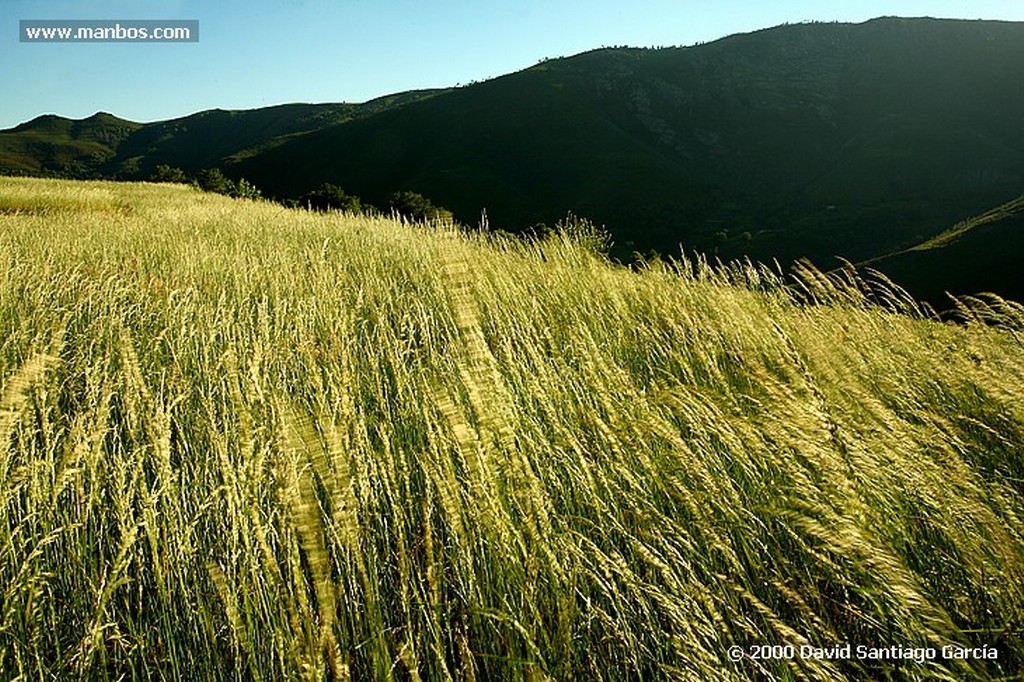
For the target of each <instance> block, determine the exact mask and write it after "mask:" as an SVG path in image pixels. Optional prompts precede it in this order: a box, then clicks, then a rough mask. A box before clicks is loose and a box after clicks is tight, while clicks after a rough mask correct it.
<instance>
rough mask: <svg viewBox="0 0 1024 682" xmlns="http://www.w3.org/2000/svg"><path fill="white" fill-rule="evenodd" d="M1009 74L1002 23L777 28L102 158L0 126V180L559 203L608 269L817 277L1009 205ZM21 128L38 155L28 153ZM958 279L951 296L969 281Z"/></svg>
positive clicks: (285, 115) (519, 214) (1013, 127)
mask: <svg viewBox="0 0 1024 682" xmlns="http://www.w3.org/2000/svg"><path fill="white" fill-rule="evenodd" d="M1021 82H1024V24H1021V23H1008V22H994V21H959V20H935V19H899V18H882V19H876V20H872V21H869V22H865V23H863V24H855V25H854V24H802V25H787V26H780V27H776V28H772V29H766V30H763V31H758V32H754V33H750V34H743V35H735V36H731V37H728V38H724V39H722V40H719V41H716V42H713V43H708V44H703V45H697V46H693V47H680V48H667V49H657V50H654V49H633V48H608V49H600V50H595V51H592V52H587V53H584V54H580V55H576V56H573V57H568V58H562V59H552V60H548V61H545V62H543V63H540V64H537V65H536V66H534V67H531V68H528V69H525V70H523V71H520V72H517V73H513V74H509V75H507V76H503V77H500V78H495V79H493V80H490V81H486V82H483V83H477V84H474V85H470V86H467V87H461V88H456V89H450V90H442V91H429V92H424V93H406V94H403V95H399V96H394V97H391V98H382V99H381V100H378V101H375V102H372V103H367V104H364V105H316V106H313V105H288V106H283V107H273V108H270V109H261V110H255V111H251V112H224V111H213V112H204V113H202V114H197V115H195V116H192V117H187V118H185V119H179V120H176V121H170V122H162V123H154V124H147V125H144V126H141V127H139V128H138V129H137V130H135V131H134V132H132V133H131V134H129V135H127V136H124V137H123V138H118V140H119V141H117V143H116V144H114V145H113V146H110V145H107V146H104V144H99V143H92V142H88V143H87V142H86V141H84V140H75V141H72V139H71V137H70V133H68V134H65V133H62V132H60V131H62V130H65V129H70V127H71V126H72V125H76V124H74V123H73V122H69V121H55V120H53V119H52V117H50V118H47V119H46V120H41V119H37V120H36V121H34V122H31V123H30V124H26V125H25V126H19V128H18V129H15V130H12V131H5V132H0V170H2V169H6V170H8V171H19V172H44V171H45V172H57V171H60V170H61V169H62V168H66V167H67V168H71V169H72V170H74V171H75V172H74V173H72V175H76V176H82V175H89V174H90V173H92V174H97V175H102V176H107V177H121V178H145V177H147V176H148V174H149V173H150V172H151V170H152V168H154V167H155V166H156V165H157V164H158V163H168V164H170V165H174V166H181V167H183V168H185V169H186V170H187V171H190V172H195V171H197V170H199V169H200V168H202V167H208V166H213V165H217V166H221V167H224V168H225V170H226V172H227V173H228V175H230V176H232V177H234V178H236V179H237V178H238V177H245V178H247V179H248V180H250V181H253V182H255V184H256V185H257V186H258V187H260V188H261V189H262V190H263V191H264V193H265V194H266V195H268V196H275V197H278V198H289V197H291V198H294V197H297V196H299V195H301V194H303V193H305V192H308V191H309V190H311V189H313V188H314V187H316V186H318V185H320V184H321V183H323V182H331V183H333V184H335V185H338V186H340V187H342V188H344V189H345V190H346V191H348V192H350V193H354V194H357V195H359V196H361V197H363V198H364V199H365V200H367V201H369V202H370V203H374V204H377V205H382V204H383V203H384V199H385V197H387V196H388V195H389V194H391V193H392V192H394V191H396V190H412V191H417V192H420V193H422V194H425V195H426V196H428V197H430V198H431V199H432V200H433V201H434V202H435V203H437V204H438V205H441V206H444V207H447V208H450V209H451V210H453V211H454V213H455V215H456V217H457V218H458V219H459V220H460V221H462V222H464V223H466V224H470V225H475V224H477V222H478V220H479V218H480V215H481V211H482V210H483V209H486V211H487V213H488V216H489V220H490V224H491V225H492V226H494V227H497V228H502V229H506V230H511V231H517V230H520V229H524V228H527V227H529V226H531V225H534V224H536V223H546V224H547V225H552V224H554V223H555V222H556V221H557V220H559V219H561V218H563V217H564V216H565V215H566V213H567V212H570V211H571V212H573V213H575V214H577V215H581V216H584V217H587V218H589V219H591V220H593V221H594V222H596V223H598V224H601V225H604V226H605V227H607V229H608V230H609V231H610V232H611V233H612V234H613V236H614V240H615V242H616V250H615V255H616V256H617V257H619V258H621V259H623V260H626V259H628V258H629V257H630V255H631V254H632V252H634V251H638V252H647V251H648V250H650V249H656V250H659V251H662V252H668V253H675V254H678V252H679V247H680V244H682V245H683V247H684V248H686V249H688V250H693V249H697V250H700V251H703V252H706V253H710V254H712V255H715V256H718V257H720V258H723V259H726V260H728V259H733V258H742V257H751V258H754V259H757V260H761V261H763V262H770V261H771V260H772V259H778V260H779V261H780V262H781V263H783V264H786V263H789V262H791V261H793V260H795V259H798V258H803V257H806V258H810V259H811V260H813V261H815V262H817V263H819V264H820V265H821V266H822V267H831V266H832V265H833V264H834V260H833V257H834V256H841V257H843V258H845V259H847V260H850V261H862V260H867V259H871V258H877V257H879V256H882V255H886V254H892V253H895V252H899V251H902V250H905V249H907V248H909V247H911V246H913V245H915V244H919V243H922V242H924V241H926V240H928V239H929V238H931V237H933V236H935V235H936V234H939V233H941V232H943V231H945V230H947V229H949V228H950V227H951V226H952V225H953V224H955V223H956V222H957V221H959V220H962V219H963V217H964V216H969V215H977V214H978V213H980V212H982V211H984V210H986V209H987V208H989V207H991V206H994V205H998V204H1000V203H1003V202H1005V201H1007V200H1008V199H1010V198H1012V197H1014V196H1017V195H1019V194H1020V192H1021V188H1022V187H1024V141H1022V138H1021V136H1020V131H1021V130H1022V129H1024V89H1022V88H1021V87H1020V83H1021ZM54 126H57V130H55V131H49V128H53V127H54ZM42 127H48V128H47V130H48V131H49V132H46V133H45V137H47V138H48V139H50V140H51V142H49V143H47V144H49V145H50V146H40V145H38V144H36V143H34V142H32V140H34V139H37V138H38V137H39V136H40V135H41V134H42V133H40V132H39V130H37V128H42ZM62 135H63V137H61V136H62ZM65 138H66V139H65ZM59 139H63V140H64V142H61V143H58V140H59ZM4 150H6V151H4ZM68 164H70V165H68ZM1020 255H1021V256H1024V254H1020ZM960 270H961V271H962V272H961V274H963V275H964V277H965V279H964V286H965V287H966V288H965V290H964V293H967V292H973V291H977V290H979V289H980V288H984V287H987V286H988V284H987V282H982V281H981V280H979V281H978V282H977V283H975V282H974V281H973V280H972V279H971V277H972V275H973V272H974V271H973V270H968V269H967V268H961V269H960ZM983 284H984V287H983ZM996 284H997V285H998V286H996V287H995V288H996V289H997V290H998V291H1003V292H1008V291H1010V290H1011V289H1012V288H1013V286H1012V283H1011V282H1008V281H1003V280H1000V281H999V282H997V283H996Z"/></svg>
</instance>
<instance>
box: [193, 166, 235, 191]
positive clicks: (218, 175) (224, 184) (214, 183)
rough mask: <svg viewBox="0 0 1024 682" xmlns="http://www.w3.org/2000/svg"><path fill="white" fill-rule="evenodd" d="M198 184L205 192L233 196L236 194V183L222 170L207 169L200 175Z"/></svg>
mask: <svg viewBox="0 0 1024 682" xmlns="http://www.w3.org/2000/svg"><path fill="white" fill-rule="evenodd" d="M196 184H197V185H199V189H201V190H203V191H204V192H216V193H217V194H232V193H233V192H235V190H236V188H235V183H234V182H232V181H231V179H230V178H228V177H227V176H226V175H224V172H223V171H221V169H220V168H207V169H205V170H203V171H201V172H200V173H199V177H197V178H196Z"/></svg>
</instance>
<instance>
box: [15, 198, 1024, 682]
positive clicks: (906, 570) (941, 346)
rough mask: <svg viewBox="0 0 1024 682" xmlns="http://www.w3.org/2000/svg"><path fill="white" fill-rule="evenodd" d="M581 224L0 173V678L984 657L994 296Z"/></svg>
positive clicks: (970, 676) (732, 671)
mask: <svg viewBox="0 0 1024 682" xmlns="http://www.w3.org/2000/svg"><path fill="white" fill-rule="evenodd" d="M112 218H113V219H112ZM587 236H588V231H587V227H586V226H585V225H581V224H575V225H566V226H563V230H562V231H561V232H558V233H555V234H553V235H550V236H548V237H547V238H546V239H543V240H535V241H521V240H511V239H502V238H497V237H495V236H493V235H486V234H481V233H467V232H464V231H460V230H458V229H456V228H455V227H453V226H452V225H444V224H435V225H430V226H425V225H408V224H402V223H398V222H394V221H390V220H385V219H380V218H370V217H366V216H353V215H344V214H338V213H333V214H331V213H328V214H324V213H314V212H306V211H302V210H290V209H286V208H283V207H281V206H279V205H275V204H272V203H269V202H249V201H242V200H231V199H228V198H226V197H223V196H219V195H211V194H203V193H200V192H196V191H193V190H191V189H189V188H188V187H184V186H180V185H156V184H142V183H137V184H128V183H110V182H89V183H83V182H77V183H75V182H68V181H53V180H37V179H11V178H0V329H2V330H4V332H3V334H2V336H0V338H2V343H0V585H2V586H3V591H2V595H3V596H2V602H0V604H2V607H3V608H2V615H0V670H2V671H3V672H4V676H5V677H8V678H12V679H78V680H110V679H164V680H188V681H189V682H195V681H196V680H239V679H254V680H258V679H265V680H289V681H290V680H296V681H298V680H322V679H332V680H371V679H380V680H392V679H418V680H427V681H433V680H438V681H441V680H451V679H477V680H526V679H541V680H543V679H553V680H638V679H642V680H652V681H660V680H695V681H696V680H701V681H703V680H720V681H722V682H741V681H742V682H745V681H748V680H780V679H804V680H815V681H818V680H823V681H825V680H828V681H837V682H841V681H843V680H866V679H877V680H893V681H896V682H901V681H908V682H910V681H914V682H916V681H924V680H936V679H940V680H957V681H958V682H959V681H968V682H970V681H974V680H979V681H982V680H1003V679H1015V678H1018V677H1019V676H1020V674H1021V673H1022V671H1024V640H1022V638H1021V637H1020V633H1021V631H1022V627H1024V461H1022V459H1021V446H1022V444H1024V353H1021V337H1020V333H1019V332H1020V329H1021V328H1024V313H1022V312H1021V311H1020V310H1018V311H1017V313H1015V316H1013V317H1012V318H1011V319H1008V320H1007V322H1008V323H1009V325H1010V326H1005V327H999V326H989V325H984V324H967V325H953V324H944V323H941V322H937V321H935V320H931V319H927V318H924V317H922V316H920V315H919V314H916V313H915V311H914V309H913V308H912V307H908V308H902V309H901V308H900V307H899V306H895V307H894V306H891V305H887V306H885V307H881V306H878V305H875V304H872V303H870V302H868V300H866V299H865V297H864V296H863V295H862V294H863V292H862V291H861V289H860V288H859V285H856V284H842V282H841V278H838V277H834V278H831V279H830V278H826V277H824V276H822V275H821V274H820V273H815V272H812V271H806V272H805V277H804V279H802V280H800V281H799V282H796V283H792V284H797V285H798V286H797V287H787V286H785V284H786V283H785V282H783V281H781V280H780V279H779V278H778V277H776V276H773V275H772V274H771V273H770V272H768V271H766V270H763V269H757V268H752V267H748V268H745V269H732V270H730V271H726V270H723V269H712V268H709V267H707V266H706V265H705V264H701V263H699V262H690V263H687V264H683V265H680V266H679V267H677V268H667V267H663V266H659V265H657V264H652V265H651V267H650V268H649V269H646V270H643V271H639V272H634V271H631V270H630V269H628V268H624V267H621V266H615V265H612V264H611V263H609V262H608V261H607V260H606V259H604V258H602V257H601V256H600V254H598V253H595V252H594V251H593V250H592V248H590V247H588V246H587ZM797 288H799V289H801V290H802V291H804V292H805V294H804V295H801V296H795V295H794V290H795V289H797ZM845 644H849V645H850V647H851V650H850V654H849V655H842V654H841V653H837V651H839V649H841V648H842V647H843V645H845ZM764 647H769V648H767V649H765V648H764ZM837 647H838V648H839V649H837ZM829 652H831V653H829Z"/></svg>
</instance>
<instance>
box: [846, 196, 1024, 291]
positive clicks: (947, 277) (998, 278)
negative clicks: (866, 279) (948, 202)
mask: <svg viewBox="0 0 1024 682" xmlns="http://www.w3.org/2000/svg"><path fill="white" fill-rule="evenodd" d="M1022 255H1024V196H1021V197H1018V198H1017V199H1015V200H1013V201H1010V202H1007V203H1006V204H1003V205H1002V206H999V207H997V208H995V209H993V210H991V211H988V212H986V213H984V214H982V215H980V216H977V217H975V218H970V219H968V220H965V221H963V222H961V223H958V224H957V225H956V226H955V227H954V228H953V229H951V230H949V231H947V232H945V233H943V234H940V235H938V236H937V237H934V238H932V239H930V240H928V241H927V242H924V243H922V244H919V245H916V246H914V247H911V248H910V249H906V250H905V251H901V252H899V253H895V254H891V255H888V256H883V257H881V258H877V259H873V260H871V261H869V262H867V263H864V264H863V265H867V266H870V267H872V268H875V269H876V270H879V271H881V272H883V273H885V274H886V275H887V276H888V277H889V278H890V279H892V280H894V281H896V282H898V283H899V284H900V285H901V286H903V288H905V289H907V291H909V292H910V293H911V294H912V295H913V296H914V297H915V298H917V299H919V300H925V301H928V302H929V303H931V304H932V306H933V307H935V308H936V309H938V310H945V309H948V308H950V306H951V305H952V303H951V301H950V299H949V297H948V296H947V295H946V294H947V292H948V293H950V294H953V295H956V296H962V295H964V294H976V293H982V292H994V293H997V294H998V295H999V296H1002V297H1003V298H1009V299H1013V300H1015V301H1024V278H1022V277H1021V274H1020V267H1021V257H1022Z"/></svg>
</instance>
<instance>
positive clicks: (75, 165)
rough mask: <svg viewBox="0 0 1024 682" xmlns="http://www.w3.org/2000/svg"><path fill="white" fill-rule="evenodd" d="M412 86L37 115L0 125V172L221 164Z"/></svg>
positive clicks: (414, 94) (385, 104)
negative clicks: (230, 106) (254, 105)
mask: <svg viewBox="0 0 1024 682" xmlns="http://www.w3.org/2000/svg"><path fill="white" fill-rule="evenodd" d="M439 92H445V91H444V90H443V89H442V90H414V91H409V92H402V93H397V94H393V95H387V96H385V97H379V98H377V99H374V100H371V101H369V102H365V103H363V104H345V103H340V104H284V105H279V106H272V107H265V108H261V109H252V110H245V111H225V110H222V109H214V110H211V111H203V112H199V113H197V114H192V115H190V116H185V117H182V118H176V119H172V120H169V121H158V122H156V123H148V124H142V123H134V122H131V121H124V120H121V119H117V118H115V117H113V116H111V115H109V114H103V113H99V114H96V115H94V116H90V117H89V118H87V119H83V120H80V121H76V120H72V119H66V118H63V117H60V116H53V115H46V116H40V117H38V118H36V119H33V120H32V121H29V122H28V123H24V124H22V125H20V126H17V127H15V128H12V129H10V130H6V131H0V172H7V173H10V172H22V173H24V172H27V173H33V174H42V175H46V174H58V175H75V176H91V177H118V178H146V177H148V176H149V174H151V173H152V171H153V169H154V168H155V167H156V166H157V165H158V164H161V163H166V164H170V165H172V166H177V167H180V168H183V169H184V170H186V171H188V172H190V173H195V172H197V171H199V170H202V169H203V168H212V167H215V166H225V165H228V164H230V163H231V162H232V161H233V160H236V159H239V158H244V157H246V156H250V155H252V154H255V153H257V152H258V151H260V150H263V149H268V148H272V147H273V146H274V145H276V144H279V143H280V142H281V141H283V140H287V139H289V138H291V137H293V136H297V135H302V134H305V133H309V132H311V131H314V130H318V129H322V128H325V127H328V126H331V125H336V124H339V123H343V122H345V121H350V120H353V119H357V118H360V117H364V116H372V115H373V114H376V113H378V112H381V111H384V110H387V109H389V108H391V107H397V106H401V105H404V104H407V103H409V102H416V101H419V100H421V99H425V98H428V97H431V96H434V95H435V94H437V93H439Z"/></svg>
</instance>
